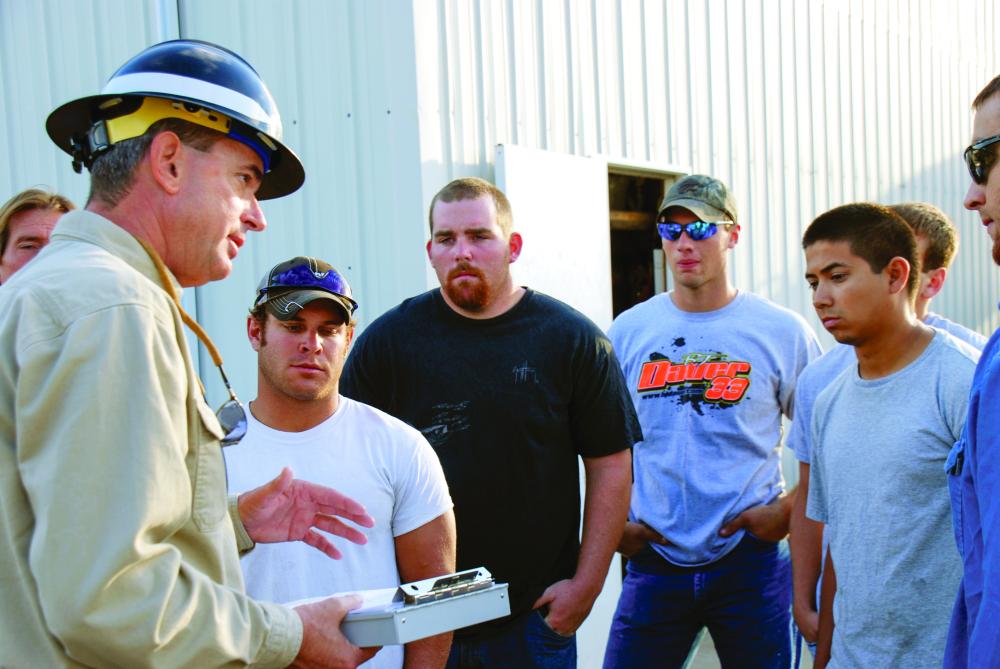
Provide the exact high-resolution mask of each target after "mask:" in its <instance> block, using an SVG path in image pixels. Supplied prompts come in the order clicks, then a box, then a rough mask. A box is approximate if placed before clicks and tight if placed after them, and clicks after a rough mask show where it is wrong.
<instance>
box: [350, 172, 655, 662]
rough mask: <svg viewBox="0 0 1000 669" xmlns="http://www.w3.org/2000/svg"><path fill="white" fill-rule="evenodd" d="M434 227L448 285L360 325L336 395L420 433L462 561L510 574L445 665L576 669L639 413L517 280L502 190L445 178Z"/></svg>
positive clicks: (566, 318) (619, 515)
mask: <svg viewBox="0 0 1000 669" xmlns="http://www.w3.org/2000/svg"><path fill="white" fill-rule="evenodd" d="M430 232H431V239H430V241H428V242H427V255H428V258H429V259H430V262H431V265H432V266H433V267H434V270H435V272H436V273H437V277H438V280H439V282H440V284H441V289H440V290H437V289H435V290H431V291H429V292H427V293H424V294H422V295H418V296H416V297H413V298H410V299H407V300H405V301H404V302H403V303H402V304H400V305H399V306H397V307H396V308H394V309H392V310H391V311H389V312H388V313H386V314H385V315H383V316H382V317H381V318H379V319H378V320H376V321H375V322H374V323H373V324H372V325H371V326H369V327H368V328H367V329H366V330H365V331H364V332H363V333H362V335H361V336H360V337H359V339H358V341H357V342H356V344H355V346H354V350H353V351H352V352H351V355H350V357H349V359H348V361H347V366H346V368H345V370H344V379H343V385H342V388H343V392H344V394H345V395H347V396H348V397H353V398H354V399H356V400H359V401H363V402H366V403H368V404H371V405H373V406H375V407H378V408H379V409H382V410H384V411H386V412H388V413H390V414H392V415H394V416H397V417H399V418H401V419H403V420H405V421H406V422H408V423H410V424H411V425H413V426H414V427H416V428H418V429H419V430H420V431H421V432H423V433H424V435H425V436H426V437H427V439H428V441H430V442H431V445H432V446H433V447H434V449H435V450H436V451H437V453H438V456H439V457H440V458H441V464H442V465H443V467H444V471H445V476H446V478H447V479H448V483H449V485H450V487H451V493H452V496H453V498H454V500H455V515H456V519H457V524H458V537H459V542H458V568H459V569H467V568H472V567H478V566H481V565H484V566H486V567H487V568H489V569H490V571H491V572H492V573H493V575H494V576H495V577H496V578H497V580H499V581H508V582H509V583H510V594H511V601H510V604H511V617H510V618H507V619H504V620H501V621H498V622H496V623H486V624H483V625H479V626H476V627H473V628H468V629H465V630H459V631H458V632H456V634H455V641H454V643H453V646H452V651H451V656H450V658H449V662H448V667H449V668H459V667H470V666H475V667H519V668H530V667H542V666H545V667H556V666H558V667H575V666H576V644H575V640H574V638H573V633H574V632H575V631H576V629H577V628H578V627H579V626H580V624H581V623H582V622H583V620H584V619H585V618H586V617H587V614H588V613H589V611H590V608H591V606H592V605H593V603H594V600H595V599H596V597H597V595H598V593H599V592H600V591H601V588H602V586H603V583H604V578H605V575H606V573H607V570H608V564H609V562H610V560H611V555H612V553H613V552H614V549H615V546H616V545H617V543H618V539H619V537H620V536H621V532H622V527H623V524H624V519H625V514H626V511H627V509H628V499H629V487H630V484H631V457H630V451H629V449H630V447H631V446H632V444H633V443H634V442H635V441H637V440H638V439H639V437H640V435H639V429H638V424H637V421H636V418H635V412H634V410H633V408H632V405H631V402H630V400H629V397H628V392H627V391H626V389H625V384H624V380H623V378H622V375H621V371H620V369H619V367H618V362H617V360H616V359H615V356H614V353H613V352H612V350H611V344H610V343H609V342H608V340H607V338H606V337H605V336H604V335H603V333H601V331H600V330H599V329H598V328H597V327H596V326H595V325H594V324H593V323H591V322H590V321H588V320H587V319H586V318H585V317H584V316H583V315H581V314H580V313H578V312H576V311H575V310H573V309H571V308H570V307H568V306H567V305H565V304H563V303H561V302H559V301H557V300H555V299H553V298H551V297H548V296H547V295H543V294H541V293H538V292H536V291H533V290H531V289H530V288H524V287H520V286H516V285H515V284H514V282H513V280H512V278H511V274H510V264H511V263H513V262H514V261H516V260H517V257H518V255H519V254H520V252H521V245H522V240H521V236H520V235H519V234H518V233H516V232H513V230H512V218H511V211H510V203H509V202H508V201H507V198H506V196H505V195H504V194H503V193H502V192H501V191H500V190H499V189H497V188H496V187H495V186H493V185H492V184H490V183H488V182H486V181H483V180H482V179H475V178H466V179H458V180H456V181H453V182H451V183H450V184H448V185H447V186H445V188H444V189H442V190H441V191H440V192H439V193H438V194H437V195H435V196H434V199H433V200H432V202H431V206H430ZM577 456H582V457H583V462H584V468H585V470H586V477H587V479H586V480H587V483H586V485H587V495H586V504H585V508H584V519H583V541H582V545H581V544H580V542H579V539H578V536H579V535H578V532H579V524H580V493H579V472H578V464H577Z"/></svg>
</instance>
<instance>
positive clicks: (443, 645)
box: [403, 632, 452, 669]
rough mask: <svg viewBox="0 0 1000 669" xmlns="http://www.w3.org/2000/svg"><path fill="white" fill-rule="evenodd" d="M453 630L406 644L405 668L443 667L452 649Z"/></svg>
mask: <svg viewBox="0 0 1000 669" xmlns="http://www.w3.org/2000/svg"><path fill="white" fill-rule="evenodd" d="M451 636H452V635H451V632H448V633H447V634H438V635H437V636H432V637H428V638H426V639H421V640H420V641H414V642H412V643H408V644H406V647H405V649H404V651H403V652H404V658H405V659H404V660H403V669H441V667H444V665H445V664H446V663H447V662H448V653H449V652H450V651H451Z"/></svg>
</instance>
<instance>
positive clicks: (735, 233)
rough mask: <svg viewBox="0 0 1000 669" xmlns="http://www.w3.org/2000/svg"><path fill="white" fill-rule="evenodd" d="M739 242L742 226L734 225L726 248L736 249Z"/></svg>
mask: <svg viewBox="0 0 1000 669" xmlns="http://www.w3.org/2000/svg"><path fill="white" fill-rule="evenodd" d="M738 241H740V226H738V225H733V227H732V228H731V229H730V231H729V242H728V243H727V244H726V248H727V249H731V248H733V247H735V246H736V242H738Z"/></svg>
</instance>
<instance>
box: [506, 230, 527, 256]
mask: <svg viewBox="0 0 1000 669" xmlns="http://www.w3.org/2000/svg"><path fill="white" fill-rule="evenodd" d="M507 244H508V248H509V249H510V262H514V261H515V260H517V258H518V256H520V255H521V249H522V248H523V247H524V240H523V239H521V235H520V233H517V232H512V233H510V239H508V240H507Z"/></svg>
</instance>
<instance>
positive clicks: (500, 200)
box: [427, 177, 514, 237]
mask: <svg viewBox="0 0 1000 669" xmlns="http://www.w3.org/2000/svg"><path fill="white" fill-rule="evenodd" d="M481 197H490V198H492V199H493V205H494V207H495V208H496V210H497V225H499V226H500V230H502V231H503V235H504V237H510V233H511V232H513V230H514V216H513V214H512V213H511V210H510V200H508V199H507V196H506V195H504V194H503V191H502V190H500V189H499V188H497V187H496V186H494V185H493V184H491V183H490V182H489V181H486V180H485V179H479V178H478V177H465V178H462V179H455V180H454V181H452V182H451V183H449V184H448V185H447V186H445V187H444V188H442V189H441V190H439V191H438V192H437V195H435V196H434V199H433V200H431V207H430V209H429V210H428V212H427V222H428V225H429V226H430V232H431V235H433V234H434V205H436V204H437V203H438V202H458V201H460V200H478V199H479V198H481Z"/></svg>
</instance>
